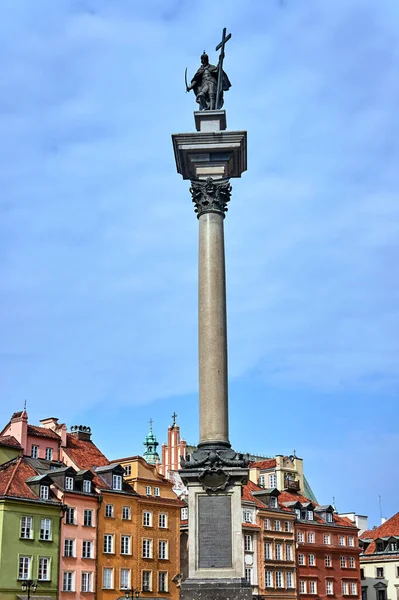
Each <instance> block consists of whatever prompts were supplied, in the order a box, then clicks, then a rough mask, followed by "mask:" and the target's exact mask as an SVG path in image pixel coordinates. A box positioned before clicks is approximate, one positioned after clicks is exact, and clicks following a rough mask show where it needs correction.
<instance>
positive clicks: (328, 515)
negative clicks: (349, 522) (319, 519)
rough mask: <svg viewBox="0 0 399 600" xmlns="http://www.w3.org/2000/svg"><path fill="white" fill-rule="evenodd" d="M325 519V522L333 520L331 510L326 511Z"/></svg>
mask: <svg viewBox="0 0 399 600" xmlns="http://www.w3.org/2000/svg"><path fill="white" fill-rule="evenodd" d="M326 521H327V523H332V522H333V516H332V513H331V512H328V513H326Z"/></svg>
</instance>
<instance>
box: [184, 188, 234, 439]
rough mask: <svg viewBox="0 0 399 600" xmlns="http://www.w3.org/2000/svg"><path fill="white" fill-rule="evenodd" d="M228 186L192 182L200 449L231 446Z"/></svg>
mask: <svg viewBox="0 0 399 600" xmlns="http://www.w3.org/2000/svg"><path fill="white" fill-rule="evenodd" d="M230 191H231V186H230V184H229V182H228V181H221V182H215V181H213V180H212V179H211V178H208V179H207V181H206V182H205V183H198V182H193V183H192V187H191V192H192V194H193V201H194V202H195V210H196V212H197V214H198V219H199V253H198V345H199V409H200V410H199V417H200V439H199V445H200V446H201V445H203V444H209V443H212V444H214V443H218V444H220V445H224V444H226V445H230V444H229V424H228V390H227V323H226V277H225V260H224V227H223V220H224V211H225V210H226V209H225V205H224V202H223V198H224V200H225V202H227V201H228V200H229V198H230Z"/></svg>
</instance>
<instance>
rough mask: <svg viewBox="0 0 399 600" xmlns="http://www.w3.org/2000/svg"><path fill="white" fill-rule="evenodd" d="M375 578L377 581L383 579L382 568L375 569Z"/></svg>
mask: <svg viewBox="0 0 399 600" xmlns="http://www.w3.org/2000/svg"><path fill="white" fill-rule="evenodd" d="M375 576H376V577H377V578H378V579H383V577H384V567H377V568H376V570H375Z"/></svg>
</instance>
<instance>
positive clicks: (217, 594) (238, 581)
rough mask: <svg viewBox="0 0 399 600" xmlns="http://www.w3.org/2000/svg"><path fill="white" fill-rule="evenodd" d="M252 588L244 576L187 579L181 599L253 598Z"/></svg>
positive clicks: (182, 587)
mask: <svg viewBox="0 0 399 600" xmlns="http://www.w3.org/2000/svg"><path fill="white" fill-rule="evenodd" d="M251 598H252V588H251V586H250V584H249V583H248V581H247V580H246V579H244V578H231V579H230V578H229V579H186V581H183V582H182V584H181V592H180V600H251Z"/></svg>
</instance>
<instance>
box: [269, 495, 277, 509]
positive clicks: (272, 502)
mask: <svg viewBox="0 0 399 600" xmlns="http://www.w3.org/2000/svg"><path fill="white" fill-rule="evenodd" d="M270 506H271V508H277V498H276V496H270Z"/></svg>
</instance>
